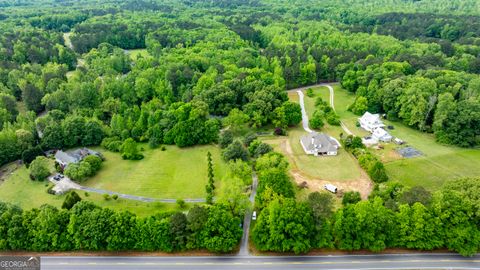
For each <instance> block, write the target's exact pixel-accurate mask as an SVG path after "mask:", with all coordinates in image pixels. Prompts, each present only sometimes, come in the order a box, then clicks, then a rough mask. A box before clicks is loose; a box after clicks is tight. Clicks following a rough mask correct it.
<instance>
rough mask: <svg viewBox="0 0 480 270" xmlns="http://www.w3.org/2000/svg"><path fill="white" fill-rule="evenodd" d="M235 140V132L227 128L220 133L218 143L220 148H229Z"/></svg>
mask: <svg viewBox="0 0 480 270" xmlns="http://www.w3.org/2000/svg"><path fill="white" fill-rule="evenodd" d="M232 142H233V133H232V132H231V131H230V130H225V131H223V132H222V134H220V138H219V139H218V144H219V145H220V148H227V146H229V145H230V144H231V143H232Z"/></svg>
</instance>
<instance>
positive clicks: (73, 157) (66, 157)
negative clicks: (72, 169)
mask: <svg viewBox="0 0 480 270" xmlns="http://www.w3.org/2000/svg"><path fill="white" fill-rule="evenodd" d="M89 155H96V156H99V157H101V155H100V153H98V152H96V151H93V150H90V149H88V148H81V149H76V150H73V151H66V152H63V151H60V150H59V151H57V153H55V159H56V160H58V161H60V162H62V163H63V164H65V165H68V164H70V163H77V162H80V161H81V160H82V159H84V158H85V157H87V156H89Z"/></svg>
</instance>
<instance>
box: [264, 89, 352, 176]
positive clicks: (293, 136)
mask: <svg viewBox="0 0 480 270" xmlns="http://www.w3.org/2000/svg"><path fill="white" fill-rule="evenodd" d="M313 90H314V94H315V96H314V97H313V98H310V97H307V96H306V91H304V93H305V109H306V111H307V114H308V115H309V117H312V115H313V112H314V110H315V99H316V97H318V96H320V95H322V94H323V92H325V93H326V94H327V96H328V89H327V88H326V87H318V88H314V89H313ZM288 96H289V98H290V100H291V101H292V102H298V94H297V93H289V95H288ZM322 98H324V97H323V96H322ZM324 99H325V98H324ZM325 100H327V101H328V99H325ZM341 130H342V129H341V128H340V127H336V126H329V125H328V124H326V125H325V127H323V128H322V129H321V130H320V132H325V133H327V134H329V135H330V136H333V137H335V138H337V139H339V135H340V133H341ZM306 134H307V133H306V132H305V131H304V130H303V128H302V127H301V124H299V125H298V126H297V127H295V128H291V129H289V131H288V138H287V139H285V138H281V137H280V138H278V137H274V138H270V137H267V138H264V140H265V141H266V142H268V143H269V144H271V145H272V146H273V147H274V149H275V150H276V151H279V152H281V153H283V154H285V155H286V156H287V157H288V158H289V161H290V165H291V169H292V170H298V171H301V172H302V174H303V175H305V176H307V177H309V178H312V179H322V180H332V181H353V180H355V179H358V178H359V177H360V176H361V172H360V168H359V167H358V165H357V163H356V160H355V159H354V158H353V157H352V156H351V155H350V154H349V153H347V152H345V151H344V150H343V149H342V148H341V149H339V152H338V155H337V156H329V157H315V156H311V155H307V154H305V152H304V151H303V148H302V146H301V144H300V137H301V136H303V135H306ZM286 140H288V144H287V142H286Z"/></svg>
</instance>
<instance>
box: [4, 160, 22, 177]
mask: <svg viewBox="0 0 480 270" xmlns="http://www.w3.org/2000/svg"><path fill="white" fill-rule="evenodd" d="M20 166H21V161H20V160H18V161H15V162H12V163H9V164H6V165H4V166H2V167H0V182H1V181H4V180H5V179H6V178H7V176H9V175H10V174H12V173H13V172H14V171H15V170H16V169H18V168H19V167H20Z"/></svg>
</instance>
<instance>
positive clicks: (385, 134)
mask: <svg viewBox="0 0 480 270" xmlns="http://www.w3.org/2000/svg"><path fill="white" fill-rule="evenodd" d="M372 135H373V136H375V137H377V138H383V137H389V138H391V137H392V135H390V134H389V133H388V132H387V131H386V130H385V129H383V128H376V129H375V130H374V131H373V133H372Z"/></svg>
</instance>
